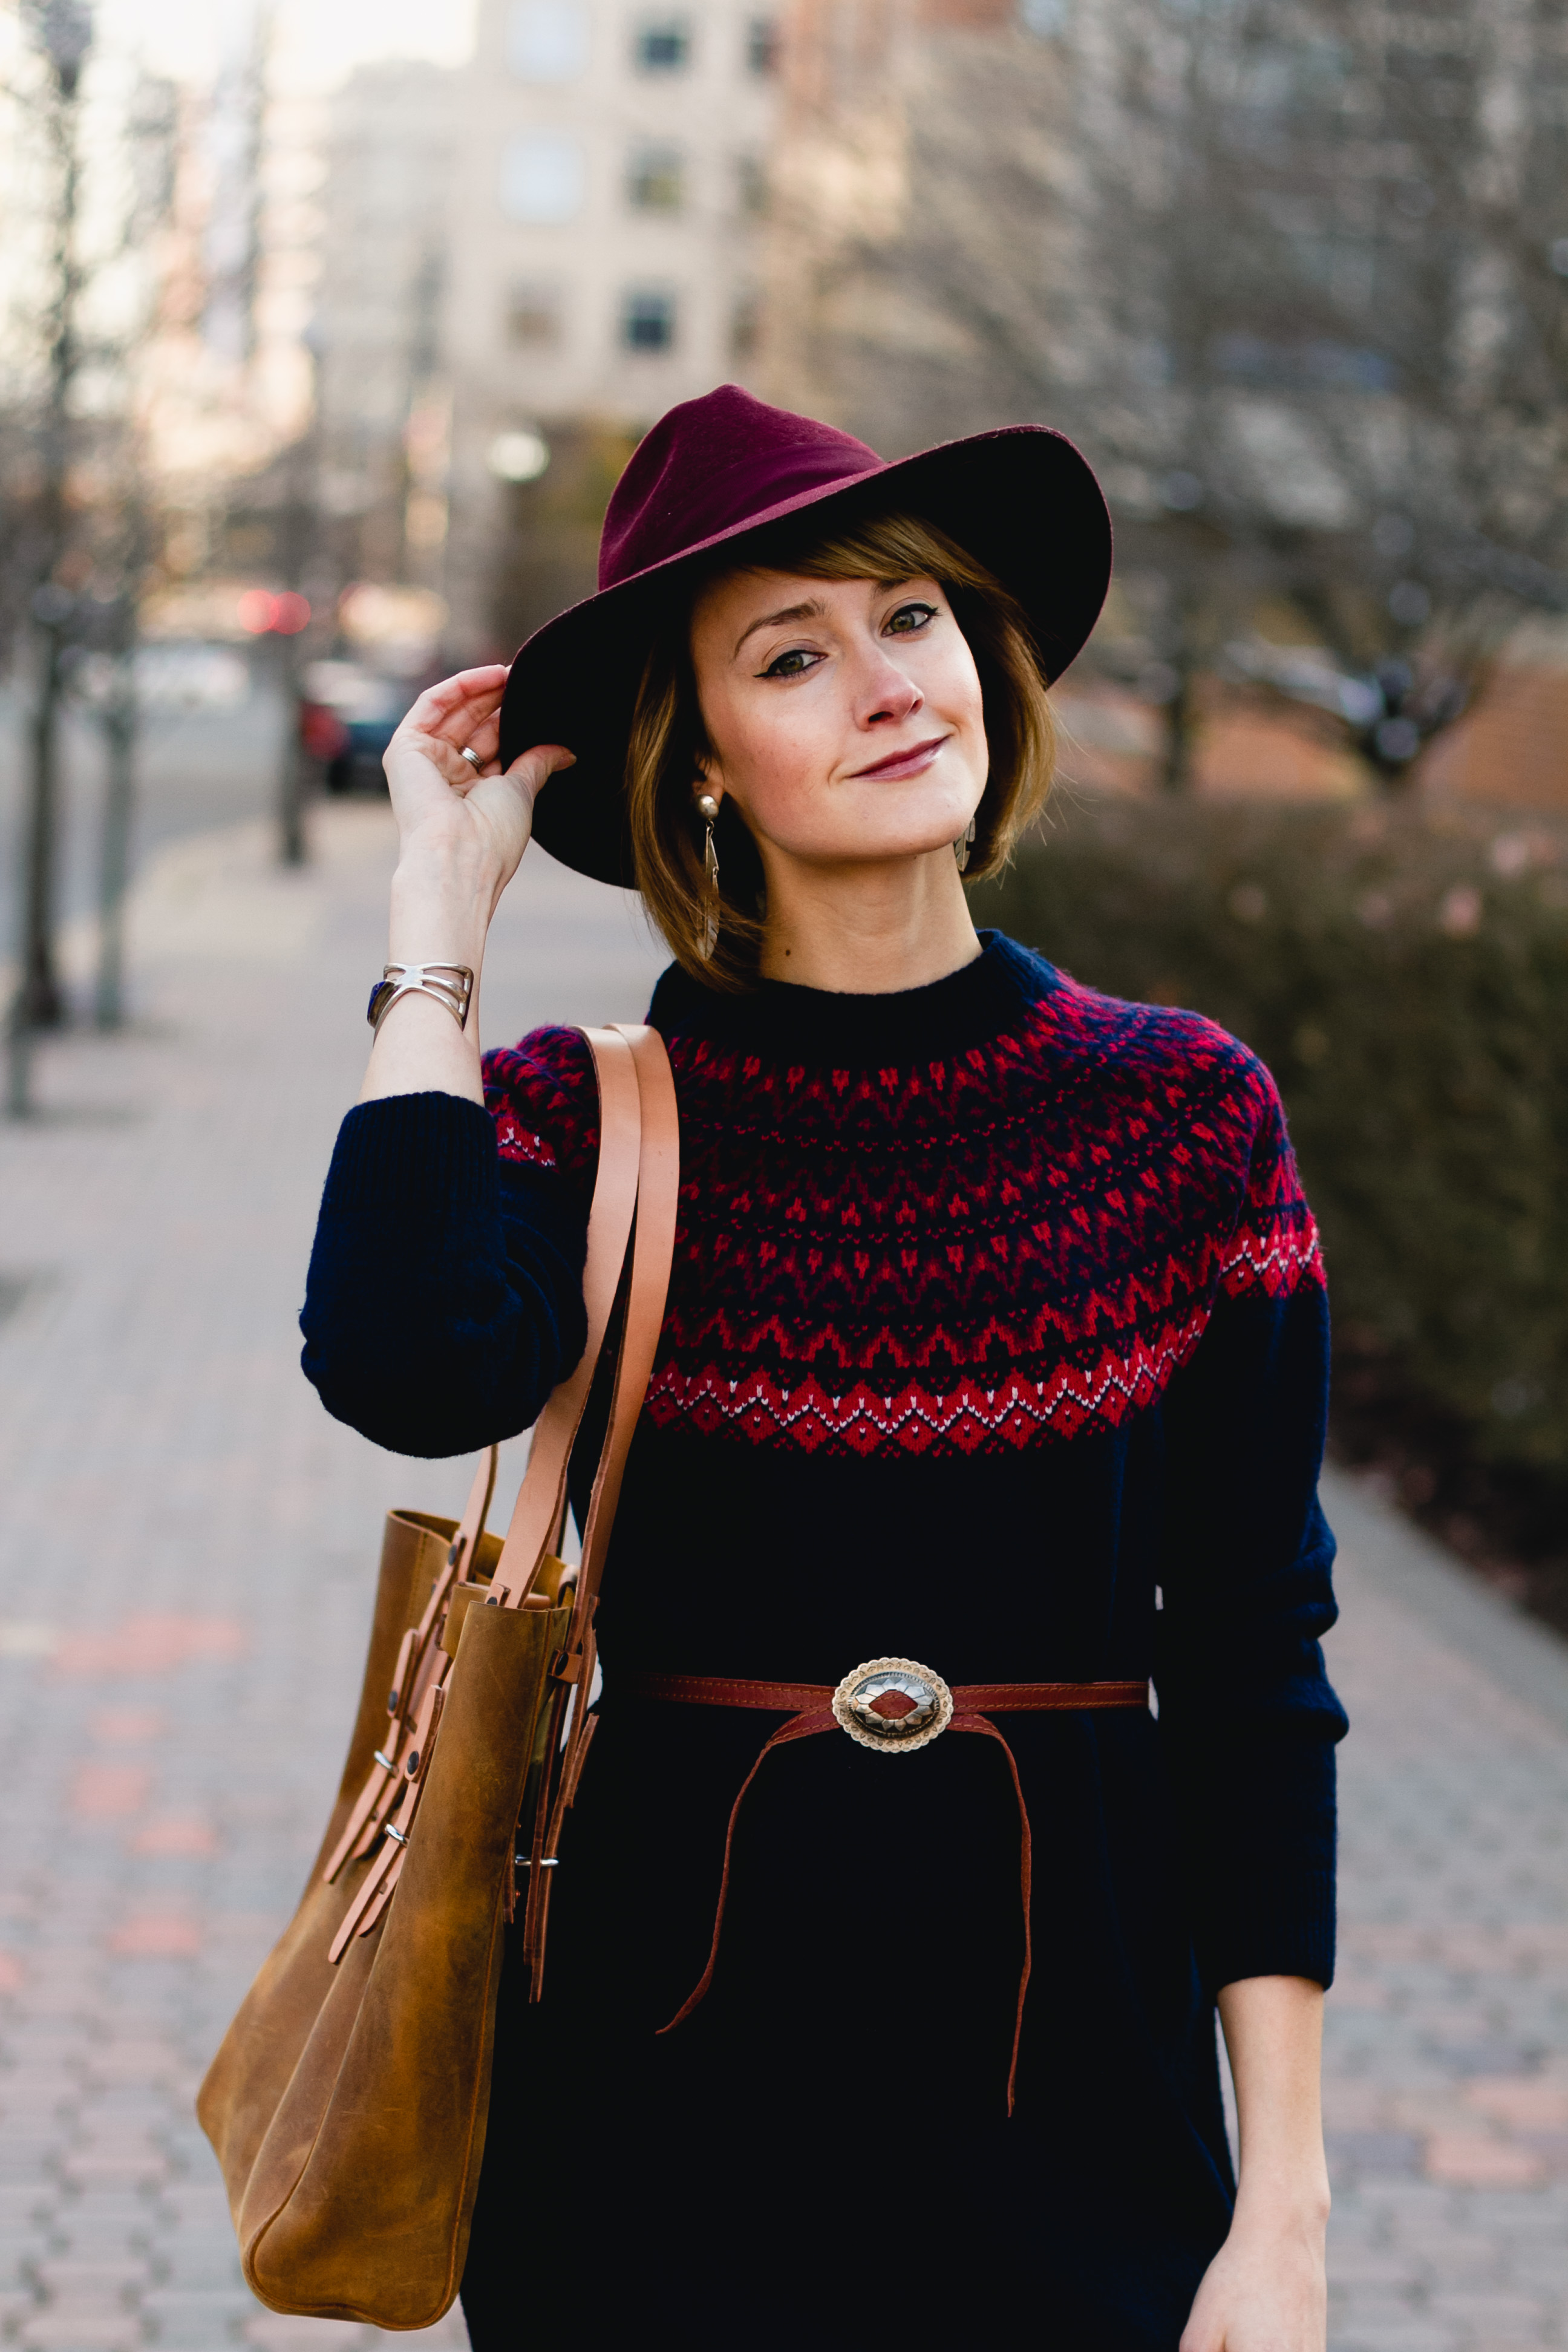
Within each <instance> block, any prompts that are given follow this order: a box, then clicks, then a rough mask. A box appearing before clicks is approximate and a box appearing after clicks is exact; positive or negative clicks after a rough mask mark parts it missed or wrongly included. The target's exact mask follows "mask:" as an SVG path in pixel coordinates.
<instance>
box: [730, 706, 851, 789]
mask: <svg viewBox="0 0 1568 2352" xmlns="http://www.w3.org/2000/svg"><path fill="white" fill-rule="evenodd" d="M823 716H824V714H823V713H822V711H821V710H820V709H817V708H816V707H815V698H813V697H811V696H806V695H791V696H787V697H786V696H784V695H779V696H773V695H769V696H766V697H759V698H756V699H755V700H753V699H752V698H750V697H749V696H747V695H745V694H739V695H733V696H724V697H721V698H719V699H718V705H717V707H716V708H715V709H713V710H712V711H711V712H710V713H708V714H706V723H707V726H708V736H709V740H710V742H711V744H712V745H713V748H714V750H715V751H717V753H718V755H719V761H720V764H721V768H722V770H723V778H724V782H725V784H726V785H727V787H728V789H729V790H730V791H731V792H732V793H735V795H736V796H737V798H738V799H739V800H740V801H742V803H744V804H746V805H747V806H750V807H752V808H754V809H755V810H756V811H757V813H758V814H759V815H761V814H763V812H764V811H765V810H767V809H769V808H773V807H777V806H780V805H784V806H787V805H788V804H789V803H791V802H793V801H795V800H797V799H798V798H799V796H800V794H801V793H802V792H803V791H808V790H809V787H810V782H811V780H812V779H813V777H819V776H820V775H821V774H822V773H823V772H824V770H825V768H826V764H827V758H826V753H827V751H830V750H831V744H829V743H827V742H826V739H825V736H824V730H823V724H822V721H823ZM829 731H831V730H829ZM834 740H837V739H834Z"/></svg>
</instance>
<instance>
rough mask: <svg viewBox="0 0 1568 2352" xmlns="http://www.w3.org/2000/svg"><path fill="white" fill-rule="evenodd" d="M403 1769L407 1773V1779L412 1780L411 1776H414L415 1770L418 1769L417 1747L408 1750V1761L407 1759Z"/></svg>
mask: <svg viewBox="0 0 1568 2352" xmlns="http://www.w3.org/2000/svg"><path fill="white" fill-rule="evenodd" d="M404 1769H405V1772H406V1773H407V1775H408V1777H409V1779H410V1780H413V1778H414V1775H415V1774H416V1772H417V1771H418V1769H419V1750H418V1749H417V1748H410V1749H409V1751H408V1761H407V1763H406V1764H405V1767H404Z"/></svg>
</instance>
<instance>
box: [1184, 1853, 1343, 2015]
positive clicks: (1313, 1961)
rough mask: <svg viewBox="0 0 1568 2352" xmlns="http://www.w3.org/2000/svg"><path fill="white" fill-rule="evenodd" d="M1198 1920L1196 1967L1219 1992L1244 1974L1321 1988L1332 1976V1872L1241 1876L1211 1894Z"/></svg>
mask: <svg viewBox="0 0 1568 2352" xmlns="http://www.w3.org/2000/svg"><path fill="white" fill-rule="evenodd" d="M1205 1910H1206V1915H1207V1916H1205V1918H1204V1919H1203V1920H1202V1921H1201V1922H1200V1924H1199V1928H1198V1933H1197V1937H1196V1942H1197V1953H1198V1966H1199V1968H1200V1969H1201V1970H1202V1973H1203V1979H1204V1982H1205V1985H1207V1986H1209V1987H1211V1988H1212V1989H1213V1990H1216V1991H1217V1990H1218V1989H1219V1987H1220V1986H1221V1985H1227V1984H1236V1983H1237V1982H1238V1981H1239V1980H1240V1979H1241V1978H1243V1977H1310V1979H1312V1980H1313V1982H1314V1983H1317V1984H1321V1985H1322V1986H1323V1987H1324V1988H1325V1989H1327V1987H1328V1986H1330V1985H1331V1984H1332V1982H1333V1980H1334V1874H1333V1872H1332V1871H1331V1870H1307V1871H1301V1872H1300V1873H1293V1874H1291V1875H1290V1877H1289V1878H1288V1879H1280V1880H1275V1881H1272V1882H1271V1881H1269V1880H1268V1879H1263V1878H1254V1879H1250V1880H1244V1881H1242V1882H1241V1883H1239V1884H1237V1885H1232V1886H1227V1887H1226V1889H1225V1890H1224V1894H1223V1896H1222V1897H1221V1899H1219V1900H1218V1901H1215V1900H1214V1899H1212V1898H1211V1901H1210V1903H1209V1904H1208V1905H1207V1906H1205Z"/></svg>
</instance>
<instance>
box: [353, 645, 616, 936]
mask: <svg viewBox="0 0 1568 2352" xmlns="http://www.w3.org/2000/svg"><path fill="white" fill-rule="evenodd" d="M506 679H507V673H506V670H505V668H504V667H502V666H501V665H500V663H491V664H489V665H488V666H487V667H484V668H482V669H465V670H459V671H458V675H457V676H456V677H448V678H443V679H442V681H441V683H440V685H439V686H433V687H430V688H427V689H426V692H425V693H424V694H422V695H421V696H420V697H419V699H418V701H417V702H416V704H415V705H414V708H413V709H411V710H410V711H409V713H408V715H407V717H406V718H405V719H404V721H403V724H402V725H401V726H400V727H399V729H398V730H397V732H396V734H395V736H394V737H393V739H392V740H391V742H390V743H389V744H388V745H387V747H386V753H385V758H384V763H383V764H384V767H385V769H386V781H387V785H388V788H389V790H390V792H391V795H392V808H393V814H394V815H395V817H396V819H397V828H398V834H399V836H400V840H401V856H400V870H402V868H403V867H405V866H407V865H408V864H409V862H410V860H411V859H412V860H413V861H415V862H416V863H417V862H419V861H420V859H421V858H422V856H425V855H426V854H428V855H429V856H431V857H432V858H433V859H434V860H436V861H438V862H439V864H440V865H441V866H442V867H443V868H444V869H447V870H450V869H451V867H452V866H454V865H456V866H458V867H459V868H461V869H465V870H467V871H468V872H469V873H470V874H471V876H472V878H473V883H474V886H475V889H476V893H483V894H486V895H488V897H489V905H488V906H487V907H486V908H485V914H486V919H489V915H490V914H492V913H493V912H494V909H495V903H496V900H497V899H498V898H500V894H501V892H502V891H503V890H504V889H505V887H506V886H507V884H508V883H509V882H510V880H511V877H512V876H513V875H514V874H515V873H516V871H517V868H518V864H519V861H520V859H521V856H522V853H523V851H524V850H525V849H526V848H527V846H528V839H529V834H530V831H531V826H532V822H533V797H534V794H535V793H537V792H538V790H539V788H540V786H541V784H542V783H543V782H544V781H545V779H546V777H547V776H552V775H553V774H554V773H555V771H556V770H557V769H558V768H569V767H570V766H571V765H572V763H573V760H574V754H573V753H572V752H571V751H567V750H566V748H565V747H564V745H563V744H560V743H541V744H536V745H535V746H534V747H533V749H532V750H531V751H524V752H523V753H522V754H521V757H520V758H518V759H516V760H514V761H512V763H511V766H510V769H508V770H507V772H506V773H505V774H504V775H503V774H502V772H501V768H500V761H499V760H498V759H497V756H496V752H497V746H498V742H499V738H500V720H499V717H498V714H499V712H500V700H501V696H502V694H503V693H504V692H505V689H506ZM465 750H467V751H472V752H474V753H475V754H476V756H477V758H478V760H479V766H478V767H476V766H475V765H474V763H473V761H470V760H466V759H464V758H463V756H462V754H463V752H464V751H465Z"/></svg>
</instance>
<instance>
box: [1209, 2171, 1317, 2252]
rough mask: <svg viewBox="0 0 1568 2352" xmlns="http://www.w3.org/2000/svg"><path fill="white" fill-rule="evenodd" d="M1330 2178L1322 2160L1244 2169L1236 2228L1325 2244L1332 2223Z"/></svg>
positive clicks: (1247, 2231) (1243, 2232)
mask: <svg viewBox="0 0 1568 2352" xmlns="http://www.w3.org/2000/svg"><path fill="white" fill-rule="evenodd" d="M1330 2202H1331V2200H1330V2196H1329V2177H1328V2172H1327V2169H1326V2168H1325V2167H1324V2165H1323V2164H1322V2163H1321V2160H1320V2161H1319V2162H1318V2163H1317V2164H1316V2165H1313V2164H1311V2163H1310V2162H1306V2163H1302V2164H1300V2165H1296V2166H1289V2167H1269V2168H1267V2169H1266V2170H1264V2171H1262V2172H1258V2171H1257V2170H1255V2171H1253V2172H1252V2173H1250V2174H1248V2173H1247V2171H1246V2170H1244V2171H1243V2173H1242V2177H1241V2179H1240V2181H1239V2183H1238V2184H1237V2195H1236V2216H1235V2220H1234V2221H1233V2222H1232V2225H1231V2226H1232V2229H1233V2231H1238V2232H1240V2233H1241V2234H1242V2235H1243V2236H1251V2235H1254V2234H1257V2235H1260V2236H1268V2237H1275V2238H1278V2237H1295V2238H1302V2239H1305V2240H1307V2241H1309V2242H1319V2243H1321V2241H1322V2238H1323V2235H1324V2233H1325V2231H1327V2229H1328V2223H1329V2207H1330Z"/></svg>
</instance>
